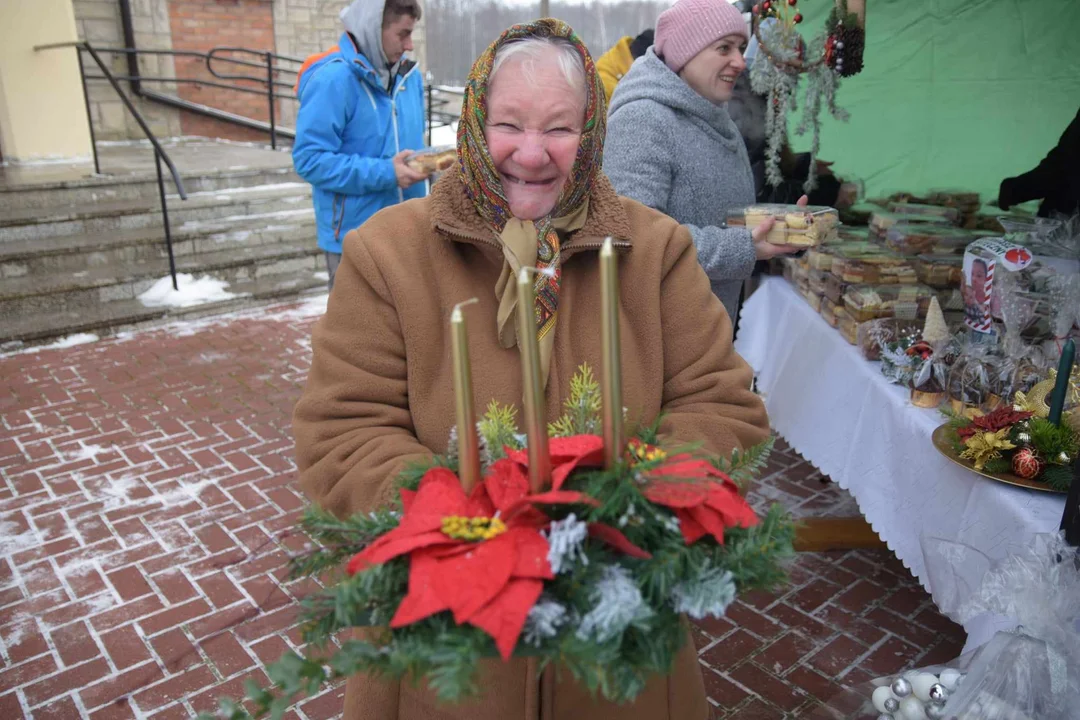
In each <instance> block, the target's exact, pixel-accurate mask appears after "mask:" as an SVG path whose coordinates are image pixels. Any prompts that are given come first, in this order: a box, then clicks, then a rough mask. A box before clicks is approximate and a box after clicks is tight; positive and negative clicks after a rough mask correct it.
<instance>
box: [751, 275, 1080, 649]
mask: <svg viewBox="0 0 1080 720" xmlns="http://www.w3.org/2000/svg"><path fill="white" fill-rule="evenodd" d="M735 347H736V349H737V350H738V351H739V353H740V354H741V355H742V356H743V357H744V358H745V359H746V360H747V362H749V363H750V365H751V366H752V367H753V368H754V371H755V374H756V376H757V387H758V390H759V391H760V393H761V394H762V396H763V398H764V401H765V406H766V407H767V408H768V411H769V418H770V420H771V422H772V425H773V428H774V429H775V430H776V431H777V432H778V433H779V434H780V435H781V436H782V437H784V438H785V439H786V440H787V442H788V443H789V444H790V445H791V446H792V447H793V448H795V449H796V450H797V451H798V452H799V453H800V454H801V455H802V456H803V457H805V458H806V459H807V460H808V461H810V462H811V463H812V464H813V465H815V466H816V467H817V468H818V469H820V470H821V471H822V472H823V473H825V474H826V475H828V476H829V477H831V478H832V479H833V481H835V482H836V483H837V484H839V485H840V487H842V488H844V489H845V490H847V491H848V492H850V493H851V494H852V496H853V497H854V498H855V500H856V502H857V503H858V505H859V509H860V511H861V512H862V513H863V515H864V516H865V517H866V520H867V522H869V523H870V525H871V526H872V527H873V529H874V530H875V531H876V532H877V533H878V535H879V536H880V537H881V539H882V540H884V541H885V543H886V544H887V545H888V546H889V548H890V549H891V550H892V551H893V552H894V553H895V554H896V556H897V557H898V558H899V559H900V561H901V562H903V564H904V566H905V567H907V568H908V569H909V570H910V571H911V572H912V574H913V575H915V577H916V578H918V579H919V581H920V582H921V583H922V585H923V587H925V588H926V590H927V591H928V592H930V593H931V595H932V596H933V597H934V601H935V602H936V603H937V604H938V605H939V607H940V606H941V605H942V602H943V600H944V601H948V600H949V598H948V597H943V593H946V592H947V590H946V589H943V588H936V590H937V592H936V593H935V588H933V587H931V585H930V578H929V575H928V572H927V568H926V564H925V558H924V555H923V549H922V545H921V541H922V538H923V536H926V537H928V538H943V539H946V540H952V541H955V542H959V543H964V544H967V545H970V546H971V547H973V548H975V549H977V550H979V551H980V552H982V553H984V554H985V555H986V556H988V557H989V558H990V560H997V559H1000V558H1002V557H1004V556H1005V555H1006V554H1007V553H1008V551H1009V549H1010V548H1013V547H1016V546H1020V545H1024V544H1027V543H1028V542H1030V540H1031V539H1032V537H1033V536H1034V535H1036V534H1038V533H1049V532H1056V531H1057V530H1058V526H1059V524H1060V523H1061V517H1062V512H1063V510H1064V508H1065V496H1064V495H1057V494H1051V493H1046V492H1039V491H1035V490H1025V489H1022V488H1016V487H1012V486H1009V485H1004V484H1001V483H997V482H994V481H992V480H988V479H986V478H983V477H980V476H978V475H976V474H975V473H974V472H972V471H970V470H966V469H964V468H963V467H960V466H958V465H956V464H954V463H953V462H951V461H949V460H948V459H946V458H945V457H943V456H942V455H941V454H940V453H939V452H938V451H937V450H936V449H935V448H934V446H933V444H932V442H931V439H930V436H931V433H932V432H933V431H934V429H935V428H936V427H938V426H939V425H941V423H942V422H943V417H942V415H941V414H940V413H939V412H937V411H936V410H925V409H921V408H917V407H915V406H913V405H912V404H911V403H910V401H909V398H908V391H907V390H906V389H905V388H902V387H900V386H897V385H893V384H891V383H889V382H888V381H887V380H886V379H885V378H884V377H883V376H882V375H881V371H880V363H877V362H869V361H867V360H865V359H864V358H863V357H862V355H860V354H859V352H858V349H857V348H856V347H854V346H853V345H850V344H849V343H848V342H847V340H845V339H844V338H843V336H841V335H840V333H839V332H837V331H836V330H835V329H834V328H832V327H830V326H829V325H828V324H827V323H826V322H825V321H824V320H823V319H822V318H821V316H820V315H819V314H818V313H817V312H815V311H814V310H813V309H812V308H811V307H810V306H809V305H808V304H807V303H806V301H805V300H803V299H802V298H801V297H800V296H799V294H798V293H797V292H796V291H795V290H794V289H793V288H792V287H791V286H790V285H789V284H788V283H787V282H786V281H785V280H783V279H782V278H779V277H768V278H765V279H764V280H763V282H762V283H761V285H760V286H759V287H758V289H757V290H756V291H755V292H754V294H753V295H751V297H750V298H749V299H748V300H747V301H746V303H745V305H744V306H743V310H742V313H741V316H740V322H739V335H738V338H737V339H736V342H735ZM955 569H956V571H957V572H958V573H959V577H960V583H958V585H957V586H956V587H957V588H958V590H959V594H960V595H961V596H963V595H964V594H965V592H966V593H970V592H971V591H973V590H974V589H975V588H976V587H977V586H978V582H979V579H980V573H981V572H982V571H983V570H984V568H981V567H977V566H975V565H974V564H968V565H967V566H962V567H958V568H955ZM961 599H962V598H961ZM946 604H948V603H947V602H946ZM945 609H947V608H945ZM996 627H997V625H996V623H995V622H994V620H993V619H990V618H983V619H982V620H980V621H979V622H973V623H969V624H968V625H967V626H965V629H966V630H967V631H968V635H969V643H968V644H969V648H970V647H972V646H974V645H977V644H979V643H981V642H983V641H985V640H986V639H988V638H989V636H990V634H992V632H993V631H994V629H995V628H996Z"/></svg>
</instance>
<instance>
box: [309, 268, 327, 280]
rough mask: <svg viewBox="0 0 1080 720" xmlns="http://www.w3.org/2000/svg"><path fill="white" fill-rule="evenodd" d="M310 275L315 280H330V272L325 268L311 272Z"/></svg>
mask: <svg viewBox="0 0 1080 720" xmlns="http://www.w3.org/2000/svg"><path fill="white" fill-rule="evenodd" d="M312 275H314V276H315V279H316V280H323V281H325V282H329V281H330V273H328V272H326V271H325V270H320V271H319V272H315V273H312Z"/></svg>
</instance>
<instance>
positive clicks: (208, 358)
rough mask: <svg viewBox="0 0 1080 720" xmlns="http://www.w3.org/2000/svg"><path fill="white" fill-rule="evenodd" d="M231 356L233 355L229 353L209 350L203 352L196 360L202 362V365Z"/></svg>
mask: <svg viewBox="0 0 1080 720" xmlns="http://www.w3.org/2000/svg"><path fill="white" fill-rule="evenodd" d="M230 357H232V356H231V355H229V354H228V353H222V352H208V353H201V354H200V355H199V357H198V358H197V359H196V360H195V362H196V363H198V364H200V365H205V364H208V363H212V362H217V361H218V360H228V359H229V358H230Z"/></svg>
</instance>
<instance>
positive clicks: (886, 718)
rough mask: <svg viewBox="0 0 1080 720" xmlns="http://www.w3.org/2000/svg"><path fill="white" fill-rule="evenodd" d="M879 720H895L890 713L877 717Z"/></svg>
mask: <svg viewBox="0 0 1080 720" xmlns="http://www.w3.org/2000/svg"><path fill="white" fill-rule="evenodd" d="M877 720H895V718H893V716H892V715H890V714H889V713H881V714H880V715H878V716H877Z"/></svg>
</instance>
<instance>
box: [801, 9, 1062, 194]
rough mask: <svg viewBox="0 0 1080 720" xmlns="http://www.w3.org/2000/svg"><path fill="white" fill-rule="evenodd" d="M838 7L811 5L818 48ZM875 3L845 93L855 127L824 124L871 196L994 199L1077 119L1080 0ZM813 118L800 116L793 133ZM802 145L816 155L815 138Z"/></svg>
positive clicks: (839, 164)
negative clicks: (940, 194)
mask: <svg viewBox="0 0 1080 720" xmlns="http://www.w3.org/2000/svg"><path fill="white" fill-rule="evenodd" d="M831 5H832V3H831V2H829V1H828V0H802V2H799V8H800V10H801V12H802V13H803V15H804V16H805V17H806V20H805V21H804V23H803V25H802V32H803V35H804V36H805V37H807V39H809V38H810V37H811V36H813V35H814V34H816V33H818V32H820V30H821V28H822V27H823V26H824V23H825V17H826V16H827V14H828V10H829V8H830V7H831ZM866 5H867V23H866V24H867V28H866V30H867V37H866V51H865V54H864V59H865V67H864V69H863V71H862V72H861V73H860V74H859V75H857V76H855V77H852V78H846V79H843V80H841V83H840V89H839V91H838V92H837V102H838V104H839V105H840V106H841V107H844V108H846V109H847V110H848V111H849V112H850V113H851V119H850V120H849V121H848V122H846V123H844V122H840V121H837V120H833V119H832V118H831V117H828V119H827V120H825V121H824V122H823V123H822V136H821V151H820V156H821V157H822V158H823V159H826V160H833V161H835V162H836V165H835V167H834V170H836V172H837V174H840V175H843V174H845V173H848V174H850V175H853V176H855V177H858V178H861V179H862V180H864V181H865V183H866V191H867V194H868V195H869V196H871V197H873V196H877V195H881V194H885V193H891V192H896V191H900V190H907V191H911V192H916V193H919V192H924V191H926V190H930V189H934V188H953V187H955V188H969V189H972V190H976V191H978V192H980V193H982V197H983V201H984V202H988V201H992V200H994V199H996V197H997V190H998V185H999V183H1000V182H1001V180H1002V179H1004V178H1005V177H1009V176H1010V175H1016V174H1018V173H1021V172H1025V171H1027V170H1029V169H1031V168H1032V167H1034V166H1035V165H1036V164H1037V163H1038V162H1039V161H1040V160H1041V159H1042V158H1043V157H1044V156H1045V155H1046V153H1047V151H1049V150H1050V148H1052V147H1053V146H1054V145H1055V144H1056V143H1057V140H1058V138H1059V137H1060V136H1061V133H1062V132H1063V131H1064V130H1065V127H1066V126H1067V125H1068V124H1069V121H1070V120H1072V118H1073V117H1074V116H1075V115H1076V111H1077V108H1078V107H1080V0H951V1H948V0H866ZM800 89H802V90H805V81H803V83H800ZM801 112H802V108H801V106H800V108H799V111H798V113H796V114H794V115H793V116H791V117H789V127H790V129H791V130H792V131H794V128H795V126H796V125H797V122H795V120H796V119H797V118H798V117H799V116H800V114H801ZM823 116H826V113H824V112H823ZM791 140H792V146H793V147H794V148H795V149H796V150H807V149H809V134H807V135H805V136H802V137H796V136H794V135H792V136H791Z"/></svg>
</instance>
